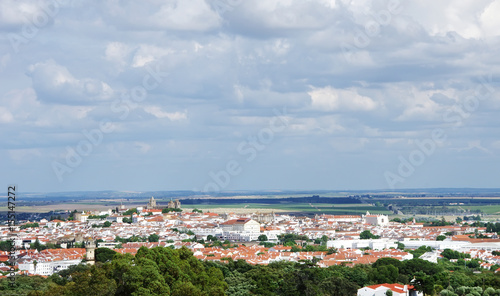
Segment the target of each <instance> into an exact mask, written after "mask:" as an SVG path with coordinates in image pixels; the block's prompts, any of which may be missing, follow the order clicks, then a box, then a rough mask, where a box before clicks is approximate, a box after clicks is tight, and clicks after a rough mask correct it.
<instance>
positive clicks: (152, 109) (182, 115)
mask: <svg viewBox="0 0 500 296" xmlns="http://www.w3.org/2000/svg"><path fill="white" fill-rule="evenodd" d="M144 111H146V112H147V113H149V114H152V115H154V116H155V117H156V118H160V119H161V118H168V119H169V120H170V121H177V120H185V119H187V111H184V112H179V111H177V112H165V111H163V110H161V108H160V107H158V106H148V107H145V108H144Z"/></svg>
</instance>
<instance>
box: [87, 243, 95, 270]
mask: <svg viewBox="0 0 500 296" xmlns="http://www.w3.org/2000/svg"><path fill="white" fill-rule="evenodd" d="M95 247H96V245H95V242H94V241H93V240H88V241H87V242H86V244H85V251H86V258H87V264H90V265H94V264H95Z"/></svg>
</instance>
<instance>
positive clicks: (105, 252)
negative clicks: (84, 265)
mask: <svg viewBox="0 0 500 296" xmlns="http://www.w3.org/2000/svg"><path fill="white" fill-rule="evenodd" d="M115 254H116V252H115V251H113V250H111V249H108V248H97V249H96V250H95V260H96V261H97V262H102V263H104V262H107V261H111V260H112V259H113V257H114V256H115Z"/></svg>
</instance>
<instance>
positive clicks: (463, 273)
mask: <svg viewBox="0 0 500 296" xmlns="http://www.w3.org/2000/svg"><path fill="white" fill-rule="evenodd" d="M321 247H323V246H321ZM448 253H449V256H447V257H450V258H452V257H463V256H461V255H457V254H455V253H453V252H450V251H446V253H445V254H448ZM459 254H460V253H459ZM447 257H445V259H442V260H440V261H439V262H438V263H437V264H435V263H431V262H428V261H425V260H422V259H412V260H406V261H398V260H396V259H393V258H382V259H379V260H378V261H377V262H375V263H374V264H373V265H357V266H354V267H347V266H341V265H339V266H331V267H328V268H319V267H317V266H316V265H315V263H314V262H312V261H307V260H305V261H303V262H301V263H293V262H283V261H281V262H273V263H270V264H268V265H250V264H248V263H246V262H245V261H243V260H238V261H233V260H232V259H231V258H225V260H224V262H209V261H205V262H203V261H199V260H197V259H196V258H195V257H193V254H192V253H191V252H190V251H189V250H188V249H186V248H181V249H178V250H173V249H171V248H162V247H157V248H153V249H147V248H145V247H142V248H140V249H139V251H138V253H137V255H136V256H135V257H134V256H132V255H130V254H125V255H121V254H115V253H114V252H113V251H112V250H109V249H105V248H99V249H97V250H96V261H97V262H96V265H95V266H92V267H89V266H85V265H77V266H72V267H70V269H68V270H64V271H61V272H59V273H57V274H54V275H52V276H50V277H49V278H47V279H44V278H42V277H23V276H20V277H18V279H17V281H16V285H15V286H14V288H13V289H11V288H10V287H9V285H8V281H9V280H8V279H0V294H1V295H9V292H13V293H17V294H28V295H41V296H44V295H76V296H78V295H221V296H222V295H230V296H236V295H269V296H274V295H291V296H295V295H297V296H298V295H323V296H328V295H335V296H343V295H346V296H351V295H356V291H357V289H359V288H360V287H363V286H367V285H372V284H381V283H401V284H408V283H410V281H412V283H413V285H415V287H416V288H417V289H418V290H420V291H423V292H424V293H425V295H442V296H446V295H451V296H459V295H460V296H463V295H479V296H492V295H499V292H500V277H499V276H498V275H496V274H495V273H493V272H491V271H485V270H482V272H481V273H473V269H475V270H480V267H470V266H465V265H464V264H463V262H456V263H455V262H451V261H450V260H449V259H447ZM461 260H462V261H463V259H459V261H461Z"/></svg>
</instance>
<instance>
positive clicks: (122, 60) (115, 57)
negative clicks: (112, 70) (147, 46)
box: [105, 42, 132, 66]
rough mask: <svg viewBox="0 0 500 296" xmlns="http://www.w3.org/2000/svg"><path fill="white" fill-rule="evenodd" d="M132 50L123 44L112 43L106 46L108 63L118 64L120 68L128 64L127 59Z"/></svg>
mask: <svg viewBox="0 0 500 296" xmlns="http://www.w3.org/2000/svg"><path fill="white" fill-rule="evenodd" d="M131 51H132V48H130V46H128V45H127V44H124V43H122V42H110V43H108V45H106V52H105V58H106V60H108V61H111V62H114V63H117V64H118V65H120V66H125V65H126V64H127V57H128V55H129V54H130V52H131Z"/></svg>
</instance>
